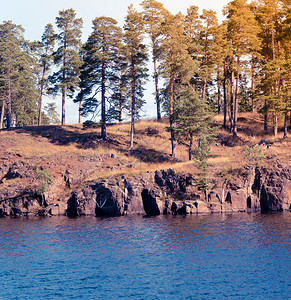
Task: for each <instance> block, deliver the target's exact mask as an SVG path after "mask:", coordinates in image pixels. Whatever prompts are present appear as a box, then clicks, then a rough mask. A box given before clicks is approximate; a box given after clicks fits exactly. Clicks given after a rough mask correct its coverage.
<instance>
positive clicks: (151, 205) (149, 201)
mask: <svg viewBox="0 0 291 300" xmlns="http://www.w3.org/2000/svg"><path fill="white" fill-rule="evenodd" d="M141 197H142V202H143V206H144V210H145V213H146V215H147V216H158V215H159V214H160V210H159V207H158V205H157V202H156V199H155V197H154V196H153V195H152V194H151V193H150V192H149V190H148V189H144V190H143V191H142V193H141Z"/></svg>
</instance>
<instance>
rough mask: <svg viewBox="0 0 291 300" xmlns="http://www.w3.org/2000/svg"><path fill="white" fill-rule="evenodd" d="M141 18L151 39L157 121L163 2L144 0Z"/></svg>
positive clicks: (159, 117) (159, 106)
mask: <svg viewBox="0 0 291 300" xmlns="http://www.w3.org/2000/svg"><path fill="white" fill-rule="evenodd" d="M141 6H142V7H143V10H144V11H143V19H144V21H145V25H146V32H147V33H148V35H149V37H150V40H151V48H152V59H153V64H154V80H155V96H156V97H155V98H156V105H157V121H160V120H161V118H162V117H161V99H160V91H159V73H158V61H159V60H160V56H161V39H162V30H161V27H162V23H163V22H164V21H165V14H166V9H165V8H164V6H163V4H162V3H160V2H157V1H155V0H144V1H143V2H142V3H141Z"/></svg>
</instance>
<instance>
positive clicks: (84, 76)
mask: <svg viewBox="0 0 291 300" xmlns="http://www.w3.org/2000/svg"><path fill="white" fill-rule="evenodd" d="M116 24H117V22H116V20H114V19H112V18H108V17H99V18H96V19H95V20H93V32H92V33H91V35H90V36H89V38H88V41H87V43H86V44H85V45H84V47H83V51H82V55H83V61H84V62H83V66H82V72H81V76H80V88H81V91H80V93H79V95H78V98H77V99H79V100H82V101H83V105H82V112H83V115H85V116H86V115H88V114H89V113H95V112H96V110H97V108H98V107H99V106H100V105H99V104H101V137H102V138H103V139H105V138H106V119H107V115H106V93H108V89H109V87H110V86H111V84H112V83H113V82H114V81H115V80H117V77H116V72H117V71H118V64H119V63H120V62H119V61H118V58H119V53H120V43H121V38H122V32H121V29H120V28H119V27H118V26H117V25H116ZM99 92H100V93H101V101H98V99H97V95H98V94H99Z"/></svg>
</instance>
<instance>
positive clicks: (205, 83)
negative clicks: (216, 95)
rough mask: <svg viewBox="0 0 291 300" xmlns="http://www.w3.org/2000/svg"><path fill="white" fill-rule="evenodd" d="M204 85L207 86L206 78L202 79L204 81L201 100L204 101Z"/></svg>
mask: <svg viewBox="0 0 291 300" xmlns="http://www.w3.org/2000/svg"><path fill="white" fill-rule="evenodd" d="M206 85H207V80H206V78H204V79H203V90H202V100H204V99H205V95H206Z"/></svg>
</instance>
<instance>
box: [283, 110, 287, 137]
mask: <svg viewBox="0 0 291 300" xmlns="http://www.w3.org/2000/svg"><path fill="white" fill-rule="evenodd" d="M287 120H288V113H285V116H284V135H283V139H286V138H287V135H288V125H287Z"/></svg>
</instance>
